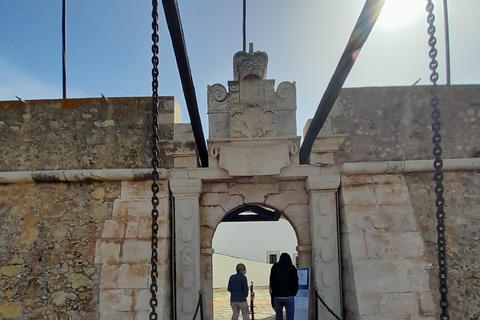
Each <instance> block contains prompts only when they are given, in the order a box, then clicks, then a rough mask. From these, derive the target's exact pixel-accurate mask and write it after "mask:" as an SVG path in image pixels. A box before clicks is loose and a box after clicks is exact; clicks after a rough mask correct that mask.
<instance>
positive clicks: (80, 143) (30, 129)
mask: <svg viewBox="0 0 480 320" xmlns="http://www.w3.org/2000/svg"><path fill="white" fill-rule="evenodd" d="M159 109H160V117H159V138H160V139H161V140H170V141H171V140H172V139H173V125H174V122H180V121H179V120H180V119H179V117H180V113H179V106H178V104H177V102H176V100H175V98H173V97H165V98H160V105H159ZM150 114H151V103H150V98H109V99H108V101H107V100H105V99H103V98H100V99H68V100H36V101H26V102H25V103H22V102H20V101H10V102H9V101H7V102H1V103H0V171H26V170H56V169H102V168H148V167H150V158H151V151H150V150H151V143H150V140H151V121H152V120H151V115H150ZM174 120H176V121H174ZM160 153H161V154H160V156H161V162H160V165H161V166H162V167H171V166H172V165H173V159H172V157H171V155H169V156H167V155H165V150H164V148H161V149H160Z"/></svg>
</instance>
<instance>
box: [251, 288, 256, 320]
mask: <svg viewBox="0 0 480 320" xmlns="http://www.w3.org/2000/svg"><path fill="white" fill-rule="evenodd" d="M251 283H252V285H251V286H250V310H251V312H250V313H251V314H252V320H255V310H254V309H253V308H254V307H253V299H255V292H253V281H252V282H251Z"/></svg>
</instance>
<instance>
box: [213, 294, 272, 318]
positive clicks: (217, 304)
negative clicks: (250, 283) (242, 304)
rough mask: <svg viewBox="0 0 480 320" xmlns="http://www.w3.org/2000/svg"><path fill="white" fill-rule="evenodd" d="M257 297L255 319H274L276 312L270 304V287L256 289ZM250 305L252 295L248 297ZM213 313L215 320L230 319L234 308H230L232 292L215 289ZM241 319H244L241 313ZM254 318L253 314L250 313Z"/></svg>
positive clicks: (254, 304)
mask: <svg viewBox="0 0 480 320" xmlns="http://www.w3.org/2000/svg"><path fill="white" fill-rule="evenodd" d="M254 292H255V299H254V301H253V306H254V312H255V314H254V317H255V320H267V319H268V320H273V319H275V312H274V311H273V308H272V306H271V305H270V293H269V292H268V287H258V288H255V289H254ZM247 301H248V305H249V307H250V295H249V296H248V298H247ZM213 314H214V319H215V320H230V318H231V317H232V309H231V308H230V293H229V292H228V291H227V290H226V289H225V288H223V289H213ZM239 319H242V315H241V314H240V316H239ZM250 319H252V315H250Z"/></svg>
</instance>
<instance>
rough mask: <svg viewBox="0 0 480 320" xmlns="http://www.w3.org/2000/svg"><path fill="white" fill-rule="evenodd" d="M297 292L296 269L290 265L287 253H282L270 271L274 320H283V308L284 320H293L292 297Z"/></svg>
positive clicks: (290, 259)
mask: <svg viewBox="0 0 480 320" xmlns="http://www.w3.org/2000/svg"><path fill="white" fill-rule="evenodd" d="M297 291H298V274H297V269H296V268H295V266H294V265H293V264H292V258H290V255H289V254H288V253H285V252H284V253H282V254H281V255H280V260H279V261H278V262H277V263H275V264H274V265H273V266H272V269H271V270H270V292H271V294H272V296H273V308H274V309H275V320H283V308H284V307H285V311H286V314H287V319H286V320H293V317H294V313H295V300H294V297H295V295H296V294H297Z"/></svg>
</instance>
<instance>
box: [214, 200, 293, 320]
mask: <svg viewBox="0 0 480 320" xmlns="http://www.w3.org/2000/svg"><path fill="white" fill-rule="evenodd" d="M264 208H265V207H264V206H260V205H247V206H240V207H238V208H235V209H233V210H232V211H230V212H229V213H227V214H226V215H225V217H224V218H223V219H222V221H221V222H220V223H219V224H218V225H217V228H216V229H215V233H214V235H213V240H212V249H213V250H212V252H213V254H212V279H211V281H212V284H213V285H212V288H213V292H212V297H213V312H214V319H216V320H222V319H227V318H228V317H229V316H230V315H231V308H230V306H229V304H228V301H229V300H228V299H229V293H228V292H227V291H226V286H227V284H228V279H229V277H230V276H231V275H232V274H233V273H235V266H236V265H237V264H238V263H240V262H241V263H243V264H245V266H246V268H247V271H248V273H247V280H248V285H249V286H251V285H253V290H254V292H255V297H254V305H255V308H254V310H255V318H256V319H265V318H266V317H272V316H274V314H275V312H274V310H273V309H272V308H271V306H270V299H269V294H268V284H269V275H270V268H271V266H272V265H271V264H269V258H270V259H271V257H270V255H271V254H276V255H277V259H278V257H279V255H280V253H282V252H287V253H288V254H290V256H291V257H292V261H295V258H296V257H297V256H298V254H297V247H298V240H297V235H296V234H295V231H294V229H293V227H292V225H291V223H290V222H289V221H288V220H287V219H285V218H284V217H283V215H282V214H281V213H280V212H279V211H278V210H275V209H273V208H268V209H269V210H265V211H263V212H262V209H264ZM237 209H238V210H237ZM256 211H260V214H256V213H255V212H256ZM277 213H278V216H277ZM232 214H237V218H238V219H232ZM264 214H265V215H267V216H266V217H265V216H264ZM269 214H270V215H269ZM268 215H269V216H268ZM297 258H298V257H297ZM297 260H298V259H297ZM272 263H273V262H272ZM205 294H206V293H205ZM251 299H252V296H249V297H248V299H247V300H248V304H249V306H250V308H251Z"/></svg>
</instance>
